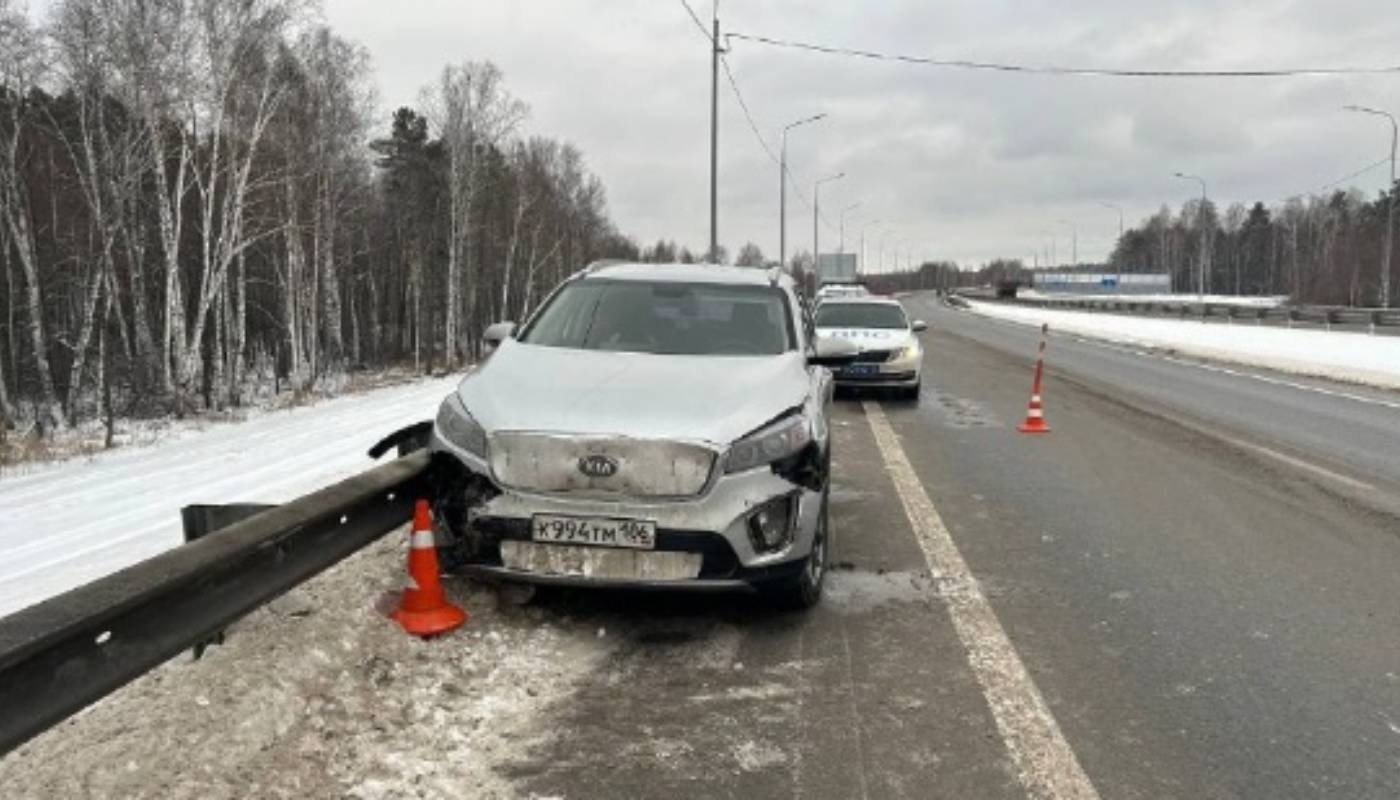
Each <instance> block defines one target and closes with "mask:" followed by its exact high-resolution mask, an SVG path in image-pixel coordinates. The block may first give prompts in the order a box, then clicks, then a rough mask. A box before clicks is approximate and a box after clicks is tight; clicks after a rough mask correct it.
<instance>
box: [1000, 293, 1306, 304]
mask: <svg viewBox="0 0 1400 800" xmlns="http://www.w3.org/2000/svg"><path fill="white" fill-rule="evenodd" d="M1016 296H1017V297H1019V298H1023V299H1027V300H1048V301H1050V302H1064V303H1069V302H1074V301H1077V300H1103V301H1119V302H1124V303H1202V302H1204V303H1209V304H1210V305H1213V306H1235V307H1236V308H1277V307H1278V306H1281V305H1283V304H1284V303H1286V302H1288V296H1287V295H1271V296H1265V297H1241V296H1239V295H1233V294H1208V295H1205V296H1201V295H1196V294H1121V295H1108V294H1078V293H1073V292H1041V291H1037V290H1035V289H1021V290H1020V291H1018V292H1016Z"/></svg>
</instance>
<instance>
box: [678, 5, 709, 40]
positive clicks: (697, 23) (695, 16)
mask: <svg viewBox="0 0 1400 800" xmlns="http://www.w3.org/2000/svg"><path fill="white" fill-rule="evenodd" d="M681 5H683V6H685V13H687V14H689V15H690V18H691V20H693V21H694V22H695V27H697V28H699V29H700V35H701V36H704V37H705V38H706V39H707V40H709V42H710V43H711V44H714V41H715V38H714V37H713V36H711V35H710V31H709V30H708V29H706V28H705V23H703V22H701V21H700V16H699V15H698V14H696V13H695V9H693V8H691V7H690V3H687V2H686V0H681Z"/></svg>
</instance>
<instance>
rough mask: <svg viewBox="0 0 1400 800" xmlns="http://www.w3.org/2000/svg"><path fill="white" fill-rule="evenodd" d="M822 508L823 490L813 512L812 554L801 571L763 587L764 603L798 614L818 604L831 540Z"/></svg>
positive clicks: (825, 515) (824, 492)
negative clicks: (815, 518)
mask: <svg viewBox="0 0 1400 800" xmlns="http://www.w3.org/2000/svg"><path fill="white" fill-rule="evenodd" d="M826 506H827V490H826V488H823V489H822V501H821V510H820V511H818V512H817V530H816V532H815V533H814V534H813V536H812V552H811V553H809V554H808V555H807V558H806V560H805V561H803V562H802V571H801V572H800V573H798V574H797V575H794V576H793V577H791V578H786V579H784V580H782V581H779V582H777V583H775V584H774V585H772V586H768V587H765V588H764V594H765V595H766V596H767V598H768V600H769V601H770V602H771V603H773V605H775V606H777V607H779V608H784V609H789V610H794V611H802V610H806V609H809V608H811V607H812V606H815V605H816V604H817V603H819V602H821V599H822V585H823V584H824V583H825V581H826V571H827V567H828V566H829V564H830V563H831V537H830V533H829V529H828V526H827V508H826Z"/></svg>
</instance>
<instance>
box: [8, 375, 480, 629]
mask: <svg viewBox="0 0 1400 800" xmlns="http://www.w3.org/2000/svg"><path fill="white" fill-rule="evenodd" d="M457 381H458V377H456V376H454V377H448V378H434V379H428V380H422V381H417V382H414V383H408V384H401V385H397V386H391V387H386V388H382V389H375V390H371V391H366V392H362V393H358V394H352V395H346V396H343V397H339V398H336V399H333V400H326V401H323V402H320V403H317V404H315V405H308V406H298V407H295V408H291V409H287V410H284V411H276V412H268V413H262V414H257V415H255V416H253V417H252V418H250V419H249V420H247V421H245V422H241V423H232V424H223V425H212V426H208V427H205V428H203V429H194V428H189V429H184V430H181V431H180V432H179V433H178V435H171V436H168V437H166V438H163V439H161V440H160V441H157V442H155V443H153V444H150V445H148V446H145V447H134V448H123V449H119V450H111V451H107V452H103V453H101V454H98V455H95V456H92V457H90V458H86V459H74V460H70V461H65V462H60V463H50V464H41V465H33V466H32V467H30V468H29V469H28V470H27V471H26V472H25V473H24V474H19V475H15V474H7V475H5V476H3V477H0V616H4V615H5V614H8V613H11V612H13V611H16V610H18V609H20V608H23V607H25V606H28V605H31V604H33V603H36V602H38V601H40V600H43V599H45V598H47V597H51V596H53V595H55V594H58V593H59V592H62V591H66V590H68V589H71V588H73V587H75V586H79V585H81V584H83V583H86V582H88V581H91V580H93V579H95V578H99V577H101V576H103V575H107V574H109V573H112V572H115V571H116V570H118V569H121V568H123V567H127V566H130V565H131V564H134V563H136V562H138V561H141V560H143V559H146V558H149V557H151V556H153V555H155V554H157V553H160V552H162V551H164V550H168V549H169V548H171V547H175V546H177V545H179V544H181V543H182V542H183V537H182V535H181V529H180V508H181V507H182V506H185V505H190V504H195V503H234V502H266V503H280V502H286V501H287V500H291V499H294V498H296V497H299V496H301V495H304V494H307V493H309V492H311V491H314V490H315V489H318V488H320V487H322V486H325V485H327V484H330V483H333V482H335V481H337V480H342V479H344V478H347V477H349V476H351V475H353V474H355V473H357V472H360V471H363V470H365V469H368V468H369V467H370V466H372V463H373V462H371V461H370V460H369V457H368V456H367V455H366V451H367V450H368V449H369V447H370V446H371V445H373V444H374V443H375V442H376V441H378V440H379V439H380V438H381V437H383V436H384V435H385V434H387V433H389V432H391V431H393V430H396V429H398V428H399V427H402V426H404V425H407V424H410V423H413V422H418V421H420V420H424V419H431V418H432V417H433V415H434V414H435V413H436V412H437V407H438V404H439V403H440V402H441V401H442V398H443V397H445V396H446V395H447V393H448V392H450V391H451V390H452V388H453V387H454V386H455V385H456V383H457Z"/></svg>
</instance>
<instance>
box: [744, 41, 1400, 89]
mask: <svg viewBox="0 0 1400 800" xmlns="http://www.w3.org/2000/svg"><path fill="white" fill-rule="evenodd" d="M725 39H726V41H727V40H729V39H741V40H743V41H747V42H753V43H755V44H763V45H768V46H770V47H782V48H787V49H790V50H806V51H809V52H813V53H824V54H826V55H835V56H846V57H850V58H863V59H867V60H872V61H895V62H903V63H906V64H916V65H919V66H925V67H937V68H942V69H961V70H980V71H985V72H1015V73H1024V74H1031V75H1060V76H1095V77H1109V78H1291V77H1301V76H1319V75H1400V65H1397V66H1390V67H1303V68H1295V69H1242V70H1230V69H1209V70H1189V69H1109V68H1104V67H1072V66H1056V65H1033V64H1013V63H1004V62H996V61H971V60H967V59H945V58H931V57H926V56H910V55H901V54H898V53H880V52H876V51H874V50H858V49H855V48H850V47H836V46H832V45H823V44H814V43H812V42H799V41H793V40H790V39H776V38H773V37H771V36H759V35H756V34H747V33H727V34H725Z"/></svg>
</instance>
